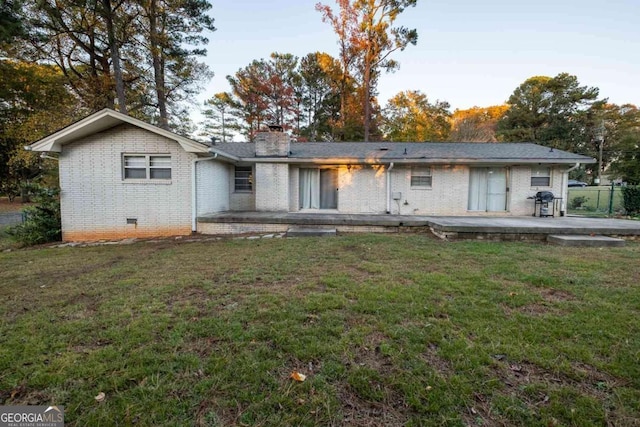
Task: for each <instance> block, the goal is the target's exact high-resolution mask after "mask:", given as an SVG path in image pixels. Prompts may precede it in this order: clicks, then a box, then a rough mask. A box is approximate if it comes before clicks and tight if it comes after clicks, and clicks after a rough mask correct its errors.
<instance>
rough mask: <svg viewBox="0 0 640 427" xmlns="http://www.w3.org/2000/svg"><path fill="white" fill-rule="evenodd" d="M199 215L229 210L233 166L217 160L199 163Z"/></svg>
mask: <svg viewBox="0 0 640 427" xmlns="http://www.w3.org/2000/svg"><path fill="white" fill-rule="evenodd" d="M196 168H197V174H198V179H197V188H198V201H197V203H198V209H197V211H198V215H201V214H204V213H212V212H224V211H228V210H229V206H230V200H229V181H230V177H232V176H233V175H232V174H233V168H232V167H231V166H229V165H228V164H226V163H221V162H220V161H217V160H205V161H201V162H198V163H197V166H196Z"/></svg>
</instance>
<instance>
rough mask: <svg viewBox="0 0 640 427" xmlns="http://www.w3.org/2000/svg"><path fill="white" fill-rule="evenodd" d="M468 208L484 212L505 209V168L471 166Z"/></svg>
mask: <svg viewBox="0 0 640 427" xmlns="http://www.w3.org/2000/svg"><path fill="white" fill-rule="evenodd" d="M468 209H469V210H470V211H486V212H502V211H506V210H507V168H471V173H470V178H469V203H468Z"/></svg>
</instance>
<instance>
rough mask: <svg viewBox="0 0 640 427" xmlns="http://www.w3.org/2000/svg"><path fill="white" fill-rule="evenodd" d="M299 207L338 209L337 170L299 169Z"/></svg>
mask: <svg viewBox="0 0 640 427" xmlns="http://www.w3.org/2000/svg"><path fill="white" fill-rule="evenodd" d="M299 205H300V209H338V170H337V169H300V191H299Z"/></svg>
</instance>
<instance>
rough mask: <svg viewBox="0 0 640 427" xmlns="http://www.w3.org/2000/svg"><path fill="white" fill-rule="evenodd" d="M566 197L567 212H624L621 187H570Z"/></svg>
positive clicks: (604, 213) (619, 213) (618, 213)
mask: <svg viewBox="0 0 640 427" xmlns="http://www.w3.org/2000/svg"><path fill="white" fill-rule="evenodd" d="M567 198H568V201H567V212H568V213H569V214H574V215H591V216H615V215H624V213H625V209H624V200H623V198H622V187H617V186H606V187H605V186H599V187H571V188H569V195H568V197H567Z"/></svg>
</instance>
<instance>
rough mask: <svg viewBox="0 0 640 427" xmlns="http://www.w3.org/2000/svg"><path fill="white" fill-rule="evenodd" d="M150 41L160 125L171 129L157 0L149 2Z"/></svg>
mask: <svg viewBox="0 0 640 427" xmlns="http://www.w3.org/2000/svg"><path fill="white" fill-rule="evenodd" d="M149 42H150V44H151V58H152V61H153V75H154V78H155V86H156V88H155V89H156V97H157V98H158V110H159V111H160V123H159V125H160V127H161V128H162V129H167V130H168V129H169V118H168V114H167V94H166V90H165V87H164V83H165V81H164V67H163V61H162V46H160V35H159V33H158V15H157V5H156V0H151V1H150V2H149Z"/></svg>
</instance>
